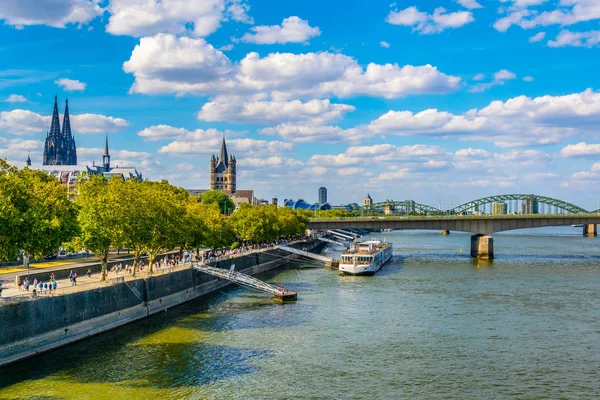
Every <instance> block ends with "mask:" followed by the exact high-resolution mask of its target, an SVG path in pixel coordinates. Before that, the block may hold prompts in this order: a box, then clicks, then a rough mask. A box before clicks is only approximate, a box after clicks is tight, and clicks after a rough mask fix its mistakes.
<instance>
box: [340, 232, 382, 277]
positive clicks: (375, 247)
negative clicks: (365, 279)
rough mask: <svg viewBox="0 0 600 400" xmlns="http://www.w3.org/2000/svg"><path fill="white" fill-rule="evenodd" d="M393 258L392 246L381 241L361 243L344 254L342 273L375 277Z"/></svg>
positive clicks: (341, 266) (341, 262)
mask: <svg viewBox="0 0 600 400" xmlns="http://www.w3.org/2000/svg"><path fill="white" fill-rule="evenodd" d="M390 258H392V244H391V243H387V242H381V241H379V240H367V241H365V242H359V243H356V244H354V245H352V247H350V248H349V249H348V250H346V251H345V252H343V253H342V259H341V260H340V271H342V272H343V273H344V274H347V275H373V274H374V273H375V272H377V271H379V269H380V268H381V267H383V264H385V263H386V262H388V261H389V260H390Z"/></svg>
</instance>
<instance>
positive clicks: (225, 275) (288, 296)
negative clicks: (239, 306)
mask: <svg viewBox="0 0 600 400" xmlns="http://www.w3.org/2000/svg"><path fill="white" fill-rule="evenodd" d="M192 268H193V269H195V270H196V271H200V272H204V273H205V274H209V275H212V276H216V277H217V278H221V279H226V280H228V281H231V282H233V283H235V284H238V285H240V286H244V287H247V288H249V289H254V290H260V291H263V292H267V293H271V294H272V295H273V297H274V298H275V299H276V300H286V301H287V300H296V296H297V295H296V292H286V291H285V290H284V289H283V286H280V287H275V286H273V285H270V284H268V283H266V282H263V281H261V280H259V279H256V278H254V277H252V276H250V275H246V274H242V273H241V272H238V271H236V270H235V264H233V265H232V266H231V268H230V269H223V268H216V267H211V266H210V265H206V264H200V263H195V264H192Z"/></svg>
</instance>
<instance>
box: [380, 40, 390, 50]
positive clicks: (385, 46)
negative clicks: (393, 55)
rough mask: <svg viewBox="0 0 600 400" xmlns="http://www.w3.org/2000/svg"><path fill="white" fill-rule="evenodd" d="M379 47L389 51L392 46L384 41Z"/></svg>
mask: <svg viewBox="0 0 600 400" xmlns="http://www.w3.org/2000/svg"><path fill="white" fill-rule="evenodd" d="M379 45H380V46H381V47H383V48H385V49H389V48H390V44H389V43H388V42H386V41H383V40H382V41H381V42H379Z"/></svg>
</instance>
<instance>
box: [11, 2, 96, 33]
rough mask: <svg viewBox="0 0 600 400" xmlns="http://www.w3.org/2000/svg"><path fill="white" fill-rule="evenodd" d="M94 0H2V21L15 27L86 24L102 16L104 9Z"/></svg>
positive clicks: (62, 26) (61, 26)
mask: <svg viewBox="0 0 600 400" xmlns="http://www.w3.org/2000/svg"><path fill="white" fill-rule="evenodd" d="M98 3H99V2H98V1H94V0H36V1H23V0H2V5H1V6H0V20H4V21H5V23H6V24H8V25H12V26H15V27H18V28H20V27H23V26H24V25H48V26H52V27H55V28H64V27H65V26H66V25H67V24H86V23H88V22H90V21H91V20H93V19H94V18H96V17H98V16H100V15H102V13H103V12H104V9H103V8H102V7H100V6H99V5H98Z"/></svg>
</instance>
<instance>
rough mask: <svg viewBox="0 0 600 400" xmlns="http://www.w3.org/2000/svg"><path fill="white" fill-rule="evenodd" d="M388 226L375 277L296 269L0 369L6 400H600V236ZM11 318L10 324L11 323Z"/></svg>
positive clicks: (549, 231) (1, 393) (0, 390)
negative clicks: (286, 297) (474, 247)
mask: <svg viewBox="0 0 600 400" xmlns="http://www.w3.org/2000/svg"><path fill="white" fill-rule="evenodd" d="M580 230H581V228H577V229H575V228H571V227H565V228H547V229H542V230H527V231H525V230H524V231H518V232H513V233H505V234H498V235H495V236H494V239H495V242H494V245H495V250H496V257H497V258H496V259H495V260H494V261H493V262H483V261H479V262H478V261H474V260H471V259H470V258H469V256H468V253H469V245H470V237H469V235H466V234H455V233H452V234H451V235H450V236H442V235H440V234H439V233H437V232H393V233H390V232H386V233H383V234H379V236H381V237H382V236H385V237H386V239H387V240H389V241H392V242H393V243H394V254H395V257H394V260H393V261H392V262H391V263H389V264H387V265H386V266H385V267H384V269H383V270H382V271H381V272H379V273H378V274H377V275H375V276H373V277H347V276H341V275H340V274H339V273H338V272H335V271H332V270H329V269H324V268H290V269H287V270H285V271H281V272H279V273H276V274H272V275H270V276H267V277H265V279H267V280H269V281H270V282H273V283H276V284H279V283H280V282H283V283H284V284H285V285H286V286H287V287H290V288H291V289H292V290H297V291H298V294H299V301H298V302H297V303H294V304H285V305H277V304H274V303H273V302H272V301H271V300H270V299H269V298H268V296H266V295H263V294H261V293H255V292H250V291H248V290H246V289H241V288H236V289H232V290H227V291H225V292H221V293H218V294H216V295H212V296H209V297H206V298H203V299H198V300H195V301H192V302H189V303H187V304H185V305H183V306H180V307H176V308H174V309H171V310H169V311H167V312H165V313H161V314H160V315H157V316H154V317H152V318H150V319H148V320H146V321H140V322H137V323H134V324H131V325H128V326H125V327H122V328H119V329H117V330H114V331H112V332H108V333H106V334H103V335H100V336H98V337H95V338H92V339H89V340H86V341H84V342H80V343H78V344H75V345H71V346H69V347H67V348H64V349H60V350H57V351H54V352H51V353H47V354H45V355H41V356H37V357H36V358H34V359H32V360H28V361H26V362H23V363H19V364H17V365H14V366H11V367H9V368H5V369H0V399H17V398H47V399H59V398H60V399H62V398H64V399H85V398H87V399H111V400H114V399H149V398H191V399H204V398H208V399H280V398H288V399H303V398H306V399H308V398H310V399H314V398H339V399H351V398H356V399H398V398H409V399H432V398H465V399H496V398H497V399H503V398H511V397H512V398H553V399H558V398H569V399H577V398H581V399H596V398H600V379H599V376H600V238H584V237H582V236H581V232H580ZM1 323H3V324H4V323H8V321H2V322H1Z"/></svg>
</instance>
